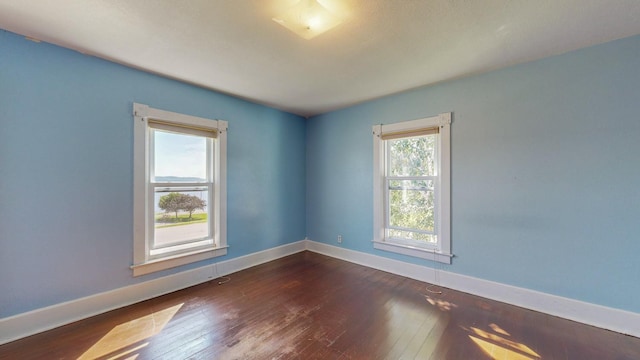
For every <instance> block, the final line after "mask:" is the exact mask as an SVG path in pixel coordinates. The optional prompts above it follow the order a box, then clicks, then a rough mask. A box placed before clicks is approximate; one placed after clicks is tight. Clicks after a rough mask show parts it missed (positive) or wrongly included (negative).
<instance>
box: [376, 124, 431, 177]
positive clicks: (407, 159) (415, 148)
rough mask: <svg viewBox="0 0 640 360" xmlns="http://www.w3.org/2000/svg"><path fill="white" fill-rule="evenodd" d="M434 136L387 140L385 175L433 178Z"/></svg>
mask: <svg viewBox="0 0 640 360" xmlns="http://www.w3.org/2000/svg"><path fill="white" fill-rule="evenodd" d="M436 136H437V135H436V134H433V135H424V136H416V137H409V138H401V139H393V140H387V146H388V147H389V153H388V154H389V155H388V159H387V160H388V168H387V175H389V176H435V175H436V173H435V161H436V160H435V159H436V157H435V155H436V153H435V146H436Z"/></svg>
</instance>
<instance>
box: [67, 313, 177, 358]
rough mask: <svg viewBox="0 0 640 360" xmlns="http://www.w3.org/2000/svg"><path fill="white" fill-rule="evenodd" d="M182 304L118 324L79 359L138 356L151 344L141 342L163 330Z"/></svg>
mask: <svg viewBox="0 0 640 360" xmlns="http://www.w3.org/2000/svg"><path fill="white" fill-rule="evenodd" d="M182 305H183V304H178V305H175V306H172V307H170V308H167V309H164V310H160V311H156V312H154V313H152V314H149V315H146V316H143V317H140V318H137V319H133V320H131V321H127V322H125V323H122V324H120V325H117V326H116V327H114V328H113V329H111V331H109V332H108V333H107V334H106V335H105V336H103V337H102V338H101V339H100V340H98V342H96V343H95V344H93V346H91V347H90V348H89V349H88V350H87V351H85V352H84V354H82V355H81V356H80V357H79V358H78V360H84V359H97V358H100V357H107V359H123V357H124V356H127V355H130V354H131V355H130V356H129V357H126V358H125V359H131V360H133V359H135V358H137V357H138V354H134V353H135V352H137V351H139V350H140V349H142V348H144V347H145V346H147V345H148V344H149V343H148V342H145V343H142V344H139V343H140V342H142V341H144V340H146V339H148V338H150V337H152V336H154V335H156V334H158V333H159V332H160V331H162V329H163V328H164V327H165V326H166V325H167V323H169V321H170V320H171V319H172V318H173V316H174V315H175V314H176V313H177V312H178V310H180V308H181V307H182Z"/></svg>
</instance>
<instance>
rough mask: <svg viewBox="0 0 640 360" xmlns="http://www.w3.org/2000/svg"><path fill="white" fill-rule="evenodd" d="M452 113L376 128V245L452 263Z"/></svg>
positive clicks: (374, 134) (388, 249) (383, 248)
mask: <svg viewBox="0 0 640 360" xmlns="http://www.w3.org/2000/svg"><path fill="white" fill-rule="evenodd" d="M450 124H451V113H445V114H440V115H438V116H434V117H430V118H425V119H419V120H412V121H405V122H400V123H396V124H389V125H376V126H374V127H373V150H374V153H373V154H374V155H373V159H374V166H373V168H374V179H373V185H374V221H373V223H374V239H373V246H374V248H376V249H380V250H385V251H391V252H396V253H400V254H404V255H410V256H416V257H420V258H424V259H429V260H434V261H439V262H443V263H448V264H450V263H451V257H452V255H451V243H450V233H451V227H450V209H451V207H450V201H451V200H450V199H451V197H450Z"/></svg>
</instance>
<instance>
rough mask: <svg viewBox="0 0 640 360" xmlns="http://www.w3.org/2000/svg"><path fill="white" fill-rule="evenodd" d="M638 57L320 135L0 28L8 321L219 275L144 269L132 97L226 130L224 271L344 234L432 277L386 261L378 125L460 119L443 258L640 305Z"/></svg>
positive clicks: (365, 109) (424, 94) (546, 71)
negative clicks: (159, 282) (136, 220)
mask: <svg viewBox="0 0 640 360" xmlns="http://www.w3.org/2000/svg"><path fill="white" fill-rule="evenodd" d="M638 59H640V37H633V38H628V39H623V40H620V41H616V42H611V43H608V44H604V45H600V46H596V47H592V48H588V49H583V50H579V51H575V52H571V53H568V54H565V55H561V56H556V57H552V58H548V59H544V60H540V61H536V62H532V63H528V64H523V65H518V66H514V67H511V68H508V69H504V70H500V71H495V72H492V73H488V74H484V75H480V76H474V77H470V78H466V79H461V80H457V81H452V82H448V83H443V84H440V85H436V86H431V87H425V88H421V89H418V90H414V91H411V92H406V93H402V94H399V95H394V96H388V97H385V98H382V99H380V100H376V101H372V102H368V103H365V104H362V105H359V106H354V107H351V108H347V109H344V110H340V111H336V112H332V113H328V114H324V115H321V116H317V117H314V118H312V119H310V120H309V121H307V122H306V124H305V121H304V120H303V119H302V118H300V117H297V116H295V115H291V114H287V113H283V112H280V111H277V110H274V109H271V108H268V107H264V106H260V105H256V104H252V103H250V102H246V101H243V100H239V99H237V98H233V97H229V96H226V95H222V94H219V93H216V92H212V91H208V90H204V89H201V88H197V87H194V86H190V85H186V84H183V83H180V82H176V81H172V80H168V79H165V78H163V77H159V76H155V75H151V74H148V73H144V72H141V71H137V70H133V69H129V68H126V67H123V66H119V65H116V64H113V63H110V62H107V61H103V60H99V59H96V58H92V57H88V56H84V55H81V54H79V53H76V52H74V51H71V50H66V49H63V48H60V47H56V46H53V45H49V44H44V43H40V44H37V43H33V42H30V41H27V40H25V39H23V38H22V37H20V36H18V35H14V34H11V33H7V32H3V31H0V318H1V317H6V316H10V315H14V314H18V313H22V312H25V311H29V310H32V309H37V308H41V307H44V306H48V305H53V304H56V303H59V302H62V301H67V300H73V299H77V298H80V297H83V296H88V295H92V294H96V293H99V292H102V291H107V290H111V289H115V288H119V287H122V286H126V285H130V284H134V283H137V282H140V281H146V280H149V279H152V278H156V277H159V276H165V275H167V274H171V273H175V272H178V271H184V270H186V269H190V268H195V267H198V266H202V265H204V264H207V263H209V262H206V261H205V262H200V263H196V264H191V265H188V266H183V267H180V268H177V269H171V270H166V271H163V272H160V273H156V274H152V275H148V276H143V277H140V278H132V276H131V270H130V269H129V265H130V264H131V262H132V200H131V198H132V194H133V190H132V180H133V169H132V167H133V164H132V146H133V133H132V131H133V126H132V115H131V107H132V103H133V102H139V103H145V104H148V105H150V106H152V107H156V108H161V109H166V110H170V111H175V112H183V113H187V114H191V115H196V116H202V117H207V118H218V119H224V120H227V121H229V148H228V156H229V158H228V162H229V169H228V185H229V186H228V195H229V197H228V239H229V244H230V246H231V248H230V250H229V254H228V256H226V257H223V258H219V259H224V260H226V259H230V258H234V257H237V256H241V255H245V254H250V253H253V252H255V251H259V250H264V249H268V248H271V247H274V246H278V245H281V244H285V243H290V242H293V241H297V240H300V239H302V238H304V236H305V234H306V235H308V236H309V238H310V239H312V240H316V241H321V242H325V243H329V244H333V245H337V244H336V242H335V240H336V236H337V235H338V234H340V235H343V238H344V241H343V244H342V245H341V246H344V247H346V248H349V249H353V250H358V251H363V252H367V253H372V254H376V255H381V256H387V257H390V258H394V259H399V260H403V261H407V262H411V263H416V264H422V265H426V266H433V264H431V263H429V262H427V261H422V260H417V259H413V258H410V257H404V256H400V255H393V254H389V253H385V252H382V251H377V250H373V247H372V244H371V239H372V226H373V225H372V214H373V209H372V174H371V171H372V139H371V126H372V125H373V124H379V123H391V122H397V121H403V120H409V119H415V118H420V117H425V116H431V115H435V114H438V113H440V112H446V111H452V112H453V113H454V122H453V125H452V168H453V170H452V179H453V180H452V182H453V183H452V200H453V201H452V207H453V209H452V230H453V231H452V245H453V252H454V254H455V255H456V258H454V260H453V264H452V265H450V266H449V265H440V264H438V265H437V266H438V267H441V268H444V269H445V270H448V271H453V272H456V273H460V274H466V275H471V276H474V277H478V278H482V279H488V280H493V281H498V282H502V283H505V284H511V285H515V286H520V287H525V288H529V289H534V290H539V291H543V292H547V293H550V294H556V295H560V296H565V297H569V298H573V299H578V300H583V301H587V302H592V303H596V304H602V305H605V306H610V307H615V308H619V309H625V310H630V311H635V312H640V303H639V302H638V301H637V300H636V299H638V298H640V286H639V285H637V284H638V281H637V279H638V278H640V266H639V265H638V262H637V260H636V259H635V256H636V254H637V253H639V252H640V242H638V238H639V235H638V234H640V220H638V219H640V190H639V189H640V187H639V184H640V166H639V165H638V163H639V161H638V157H639V154H640V140H639V139H640V118H639V117H638V114H640V71H638V70H637V68H638ZM305 154H306V155H305ZM305 179H306V180H305ZM305 209H306V216H305ZM305 230H306V231H305Z"/></svg>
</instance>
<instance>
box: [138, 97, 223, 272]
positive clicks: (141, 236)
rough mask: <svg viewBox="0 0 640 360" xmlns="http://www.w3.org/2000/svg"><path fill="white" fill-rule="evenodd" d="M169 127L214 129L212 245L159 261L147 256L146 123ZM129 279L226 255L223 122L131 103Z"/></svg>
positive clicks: (147, 132)
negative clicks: (130, 257) (157, 123)
mask: <svg viewBox="0 0 640 360" xmlns="http://www.w3.org/2000/svg"><path fill="white" fill-rule="evenodd" d="M149 119H151V120H156V121H163V122H167V123H170V124H174V125H178V126H185V127H197V128H202V129H210V130H216V131H217V132H218V135H217V138H216V142H217V147H216V150H217V151H215V156H216V159H215V161H214V164H215V166H216V167H217V171H214V173H215V175H214V176H215V178H214V194H213V198H214V205H213V209H212V212H213V214H214V216H213V221H214V222H215V223H214V236H213V239H214V244H213V245H212V247H208V248H205V249H199V250H196V251H192V252H186V253H181V254H176V255H173V256H167V257H162V258H152V257H151V256H150V254H149V241H148V238H147V236H148V235H147V234H148V228H149V227H148V226H149V224H147V222H148V219H149V216H148V213H147V212H148V211H149V210H148V209H149V207H148V206H147V204H148V202H147V196H149V195H148V194H149V191H148V183H149V163H148V161H149V156H148V154H147V149H148V147H149V131H148V120H149ZM133 121H134V126H133V136H134V149H133V167H134V170H133V265H131V269H132V270H133V276H140V275H145V274H149V273H152V272H156V271H160V270H165V269H169V268H173V267H176V266H181V265H185V264H189V263H192V262H196V261H201V260H205V259H210V258H213V257H217V256H223V255H226V254H227V247H228V246H227V184H226V174H227V128H228V124H227V122H226V121H223V120H210V119H205V118H201V117H196V116H190V115H185V114H179V113H174V112H170V111H165V110H160V109H154V108H151V107H149V106H148V105H144V104H138V103H134V104H133Z"/></svg>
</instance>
